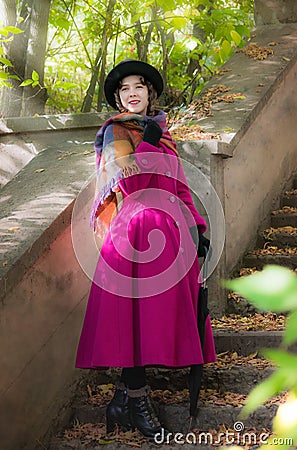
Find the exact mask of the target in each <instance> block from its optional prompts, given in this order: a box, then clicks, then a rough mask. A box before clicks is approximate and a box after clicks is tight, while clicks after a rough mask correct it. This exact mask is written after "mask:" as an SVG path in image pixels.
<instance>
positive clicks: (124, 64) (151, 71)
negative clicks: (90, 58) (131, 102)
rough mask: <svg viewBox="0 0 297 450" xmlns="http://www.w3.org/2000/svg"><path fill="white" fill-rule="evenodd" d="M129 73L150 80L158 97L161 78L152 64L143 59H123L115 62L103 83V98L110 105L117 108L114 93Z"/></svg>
mask: <svg viewBox="0 0 297 450" xmlns="http://www.w3.org/2000/svg"><path fill="white" fill-rule="evenodd" d="M129 75H141V76H143V77H144V78H145V79H146V80H148V81H150V82H151V83H152V85H153V86H154V88H155V90H156V92H157V97H160V95H161V94H162V91H163V86H164V84H163V79H162V77H161V75H160V73H159V72H158V70H157V69H155V68H154V67H153V66H151V65H150V64H148V63H145V62H143V61H137V60H136V59H125V60H124V61H121V62H120V63H119V64H117V65H116V66H115V67H114V68H113V69H112V70H111V71H110V72H109V74H108V75H107V77H106V80H105V83H104V93H105V98H106V100H107V102H108V103H109V105H110V106H112V107H113V108H114V109H117V105H116V101H115V96H114V93H115V91H116V89H117V87H118V85H119V82H120V81H121V80H122V79H123V78H125V77H128V76H129Z"/></svg>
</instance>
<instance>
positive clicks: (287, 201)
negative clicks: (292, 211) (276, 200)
mask: <svg viewBox="0 0 297 450" xmlns="http://www.w3.org/2000/svg"><path fill="white" fill-rule="evenodd" d="M281 206H282V207H283V206H293V207H294V208H297V189H292V190H291V191H286V192H285V193H284V194H283V195H282V196H281Z"/></svg>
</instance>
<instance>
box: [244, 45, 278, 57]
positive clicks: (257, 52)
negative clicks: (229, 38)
mask: <svg viewBox="0 0 297 450" xmlns="http://www.w3.org/2000/svg"><path fill="white" fill-rule="evenodd" d="M237 51H238V52H240V53H244V54H245V55H247V56H249V57H250V58H253V59H255V60H263V59H266V58H267V57H268V56H270V55H273V54H274V51H273V50H272V49H271V48H268V47H261V46H260V45H257V44H256V43H255V42H252V43H250V44H249V45H247V46H246V47H244V48H241V49H239V50H237Z"/></svg>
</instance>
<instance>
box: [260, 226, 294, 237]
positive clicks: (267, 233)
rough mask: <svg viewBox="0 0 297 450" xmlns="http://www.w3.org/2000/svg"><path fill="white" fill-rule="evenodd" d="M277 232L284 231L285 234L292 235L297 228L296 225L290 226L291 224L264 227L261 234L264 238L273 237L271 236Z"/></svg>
mask: <svg viewBox="0 0 297 450" xmlns="http://www.w3.org/2000/svg"><path fill="white" fill-rule="evenodd" d="M279 233H285V234H289V235H294V234H297V228H296V227H291V226H285V227H278V228H273V227H270V228H266V230H264V231H263V236H264V238H265V239H268V240H269V239H273V236H274V235H275V234H279Z"/></svg>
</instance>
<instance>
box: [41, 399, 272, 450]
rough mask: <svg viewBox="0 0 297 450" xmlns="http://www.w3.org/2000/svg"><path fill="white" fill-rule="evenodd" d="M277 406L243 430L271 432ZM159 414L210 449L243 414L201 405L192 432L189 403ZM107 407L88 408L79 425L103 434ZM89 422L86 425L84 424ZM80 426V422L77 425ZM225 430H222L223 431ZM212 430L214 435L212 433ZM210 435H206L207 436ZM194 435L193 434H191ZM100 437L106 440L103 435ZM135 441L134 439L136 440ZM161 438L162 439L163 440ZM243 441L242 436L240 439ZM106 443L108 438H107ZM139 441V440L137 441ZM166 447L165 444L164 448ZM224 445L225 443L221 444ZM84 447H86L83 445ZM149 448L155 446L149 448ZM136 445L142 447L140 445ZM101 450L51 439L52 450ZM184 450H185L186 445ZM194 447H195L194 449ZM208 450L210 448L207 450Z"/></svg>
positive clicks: (231, 408) (170, 425) (144, 444)
mask: <svg viewBox="0 0 297 450" xmlns="http://www.w3.org/2000/svg"><path fill="white" fill-rule="evenodd" d="M277 407H278V405H276V404H272V405H269V406H260V407H259V408H258V409H257V410H256V411H255V412H254V413H253V414H252V415H251V416H249V417H248V418H247V419H246V420H244V421H241V423H242V424H243V427H244V429H242V432H243V433H244V432H245V431H244V430H247V429H249V428H252V429H253V430H255V429H258V430H263V429H266V430H271V424H272V419H273V417H274V416H275V414H276V411H277ZM157 408H158V414H159V418H160V421H161V422H162V424H163V425H164V426H165V427H166V428H167V429H168V430H170V431H171V432H172V433H183V434H187V433H188V432H189V431H190V430H195V431H196V433H197V438H198V437H199V435H200V438H199V439H203V440H201V441H200V442H201V443H202V444H203V443H204V444H205V443H208V444H210V447H209V448H213V446H212V445H211V444H213V441H212V440H211V434H212V433H213V431H214V430H218V429H219V428H220V426H222V425H224V426H225V427H226V428H228V429H229V428H231V429H232V430H233V431H234V428H233V426H234V424H235V423H236V422H238V415H239V413H240V411H241V409H242V408H241V407H235V406H231V405H228V406H215V405H202V406H200V408H199V412H198V416H197V419H196V420H195V421H194V422H193V423H192V427H191V428H190V429H189V424H190V422H189V405H188V403H187V402H184V403H179V404H172V405H165V404H159V406H157ZM104 416H105V407H92V408H86V409H85V412H84V415H83V416H78V417H76V419H77V420H78V421H79V423H99V424H102V425H100V428H99V429H100V431H101V432H102V433H104V425H103V424H104V422H105V417H104ZM85 420H86V422H85ZM76 423H78V422H76ZM221 429H222V428H221ZM211 431H212V433H211ZM202 433H203V434H202ZM206 433H207V435H206ZM192 436H193V435H192ZM101 438H104V434H103V435H102V437H101ZM134 439H135V438H134ZM160 439H162V437H160ZM238 439H240V436H239V437H238ZM106 440H107V439H106ZM138 442H139V440H138ZM162 444H163V445H162ZM222 444H223V442H222ZM83 445H84V446H83ZM107 445H108V446H107V448H108V449H114V448H126V446H125V445H123V443H121V447H119V446H118V443H116V442H112V443H110V444H107ZM130 445H133V438H132V439H131V440H130ZM148 445H152V447H149V446H148ZM171 445H173V447H170V445H169V444H167V443H166V441H165V442H164V441H163V443H162V442H161V443H160V444H159V445H158V447H157V448H164V449H165V448H166V449H168V448H176V447H175V446H174V444H171ZM135 446H140V445H139V444H138V445H136V444H135ZM141 447H142V448H145V449H147V448H156V446H154V445H153V444H152V443H151V444H149V442H148V441H147V440H143V442H142V445H141ZM70 448H71V449H77V450H79V449H84V450H85V449H94V450H95V449H96V450H97V449H99V445H98V443H96V442H93V443H90V444H89V445H88V446H86V444H85V442H84V441H83V440H81V441H79V440H77V439H76V440H74V442H71V441H70V440H68V439H65V438H62V437H56V438H54V439H53V440H52V442H51V445H50V447H49V450H61V449H65V450H66V449H70ZM127 448H128V447H127ZM183 448H186V447H184V446H183ZM191 448H192V447H191ZM206 448H208V447H206Z"/></svg>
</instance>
